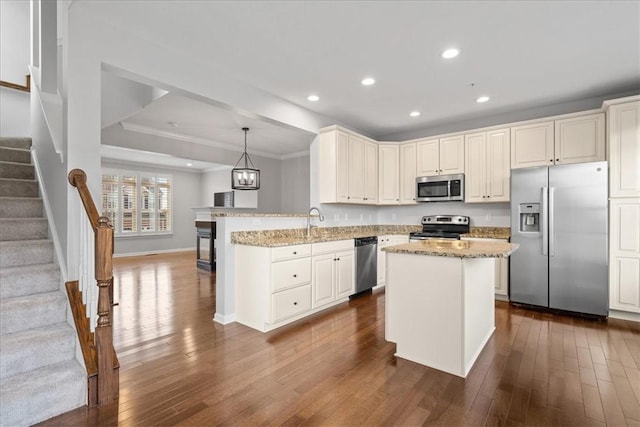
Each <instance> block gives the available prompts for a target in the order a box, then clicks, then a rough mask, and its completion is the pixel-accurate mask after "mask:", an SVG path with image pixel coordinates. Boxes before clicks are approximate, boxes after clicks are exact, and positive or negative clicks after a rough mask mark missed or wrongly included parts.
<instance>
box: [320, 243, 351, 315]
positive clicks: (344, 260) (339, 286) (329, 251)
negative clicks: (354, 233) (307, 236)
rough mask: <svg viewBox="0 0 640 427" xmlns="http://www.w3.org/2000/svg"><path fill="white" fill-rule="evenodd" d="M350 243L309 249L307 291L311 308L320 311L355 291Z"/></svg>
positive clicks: (329, 244) (325, 244)
mask: <svg viewBox="0 0 640 427" xmlns="http://www.w3.org/2000/svg"><path fill="white" fill-rule="evenodd" d="M353 248H354V246H353V240H351V239H350V240H340V241H337V242H324V243H317V244H314V245H312V250H311V251H312V258H311V275H312V280H311V287H312V290H313V304H312V307H313V308H317V307H322V306H325V305H327V304H330V303H333V302H335V301H340V300H342V299H343V298H346V297H348V296H349V295H352V294H353V293H354V291H355V288H354V286H355V262H354V261H355V260H354V249H353Z"/></svg>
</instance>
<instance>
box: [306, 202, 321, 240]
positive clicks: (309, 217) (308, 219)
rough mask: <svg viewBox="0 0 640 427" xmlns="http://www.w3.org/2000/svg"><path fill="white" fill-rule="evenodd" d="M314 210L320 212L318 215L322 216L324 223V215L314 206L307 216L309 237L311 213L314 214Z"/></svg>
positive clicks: (308, 235)
mask: <svg viewBox="0 0 640 427" xmlns="http://www.w3.org/2000/svg"><path fill="white" fill-rule="evenodd" d="M314 210H315V211H317V212H318V215H320V221H324V215H322V212H320V209H318V208H316V207H315V206H312V207H311V209H309V213H308V214H307V237H310V236H311V212H313V211H314Z"/></svg>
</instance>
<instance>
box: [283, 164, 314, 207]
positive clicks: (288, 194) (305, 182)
mask: <svg viewBox="0 0 640 427" xmlns="http://www.w3.org/2000/svg"><path fill="white" fill-rule="evenodd" d="M310 162H311V158H310V157H309V155H306V156H301V157H293V158H290V159H284V160H282V166H281V172H280V179H281V183H280V187H281V194H282V202H281V211H282V212H285V213H307V212H308V211H309V208H310V207H311V206H310V205H309V184H310V181H309V179H310V175H309V165H310Z"/></svg>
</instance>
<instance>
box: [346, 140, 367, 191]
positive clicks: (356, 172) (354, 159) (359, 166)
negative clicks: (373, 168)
mask: <svg viewBox="0 0 640 427" xmlns="http://www.w3.org/2000/svg"><path fill="white" fill-rule="evenodd" d="M348 167H349V197H348V199H349V202H351V203H363V202H364V139H362V138H360V137H358V136H355V135H349V166H348Z"/></svg>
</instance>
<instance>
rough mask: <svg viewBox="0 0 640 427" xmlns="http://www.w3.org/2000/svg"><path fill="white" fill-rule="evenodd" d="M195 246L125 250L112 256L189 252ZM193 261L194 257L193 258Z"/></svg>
mask: <svg viewBox="0 0 640 427" xmlns="http://www.w3.org/2000/svg"><path fill="white" fill-rule="evenodd" d="M195 250H196V248H195V247H193V248H175V249H155V250H153V251H142V252H127V253H122V254H113V257H114V258H124V257H128V256H143V255H157V254H170V253H173V252H191V251H195ZM193 260H194V261H195V258H194V259H193Z"/></svg>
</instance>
